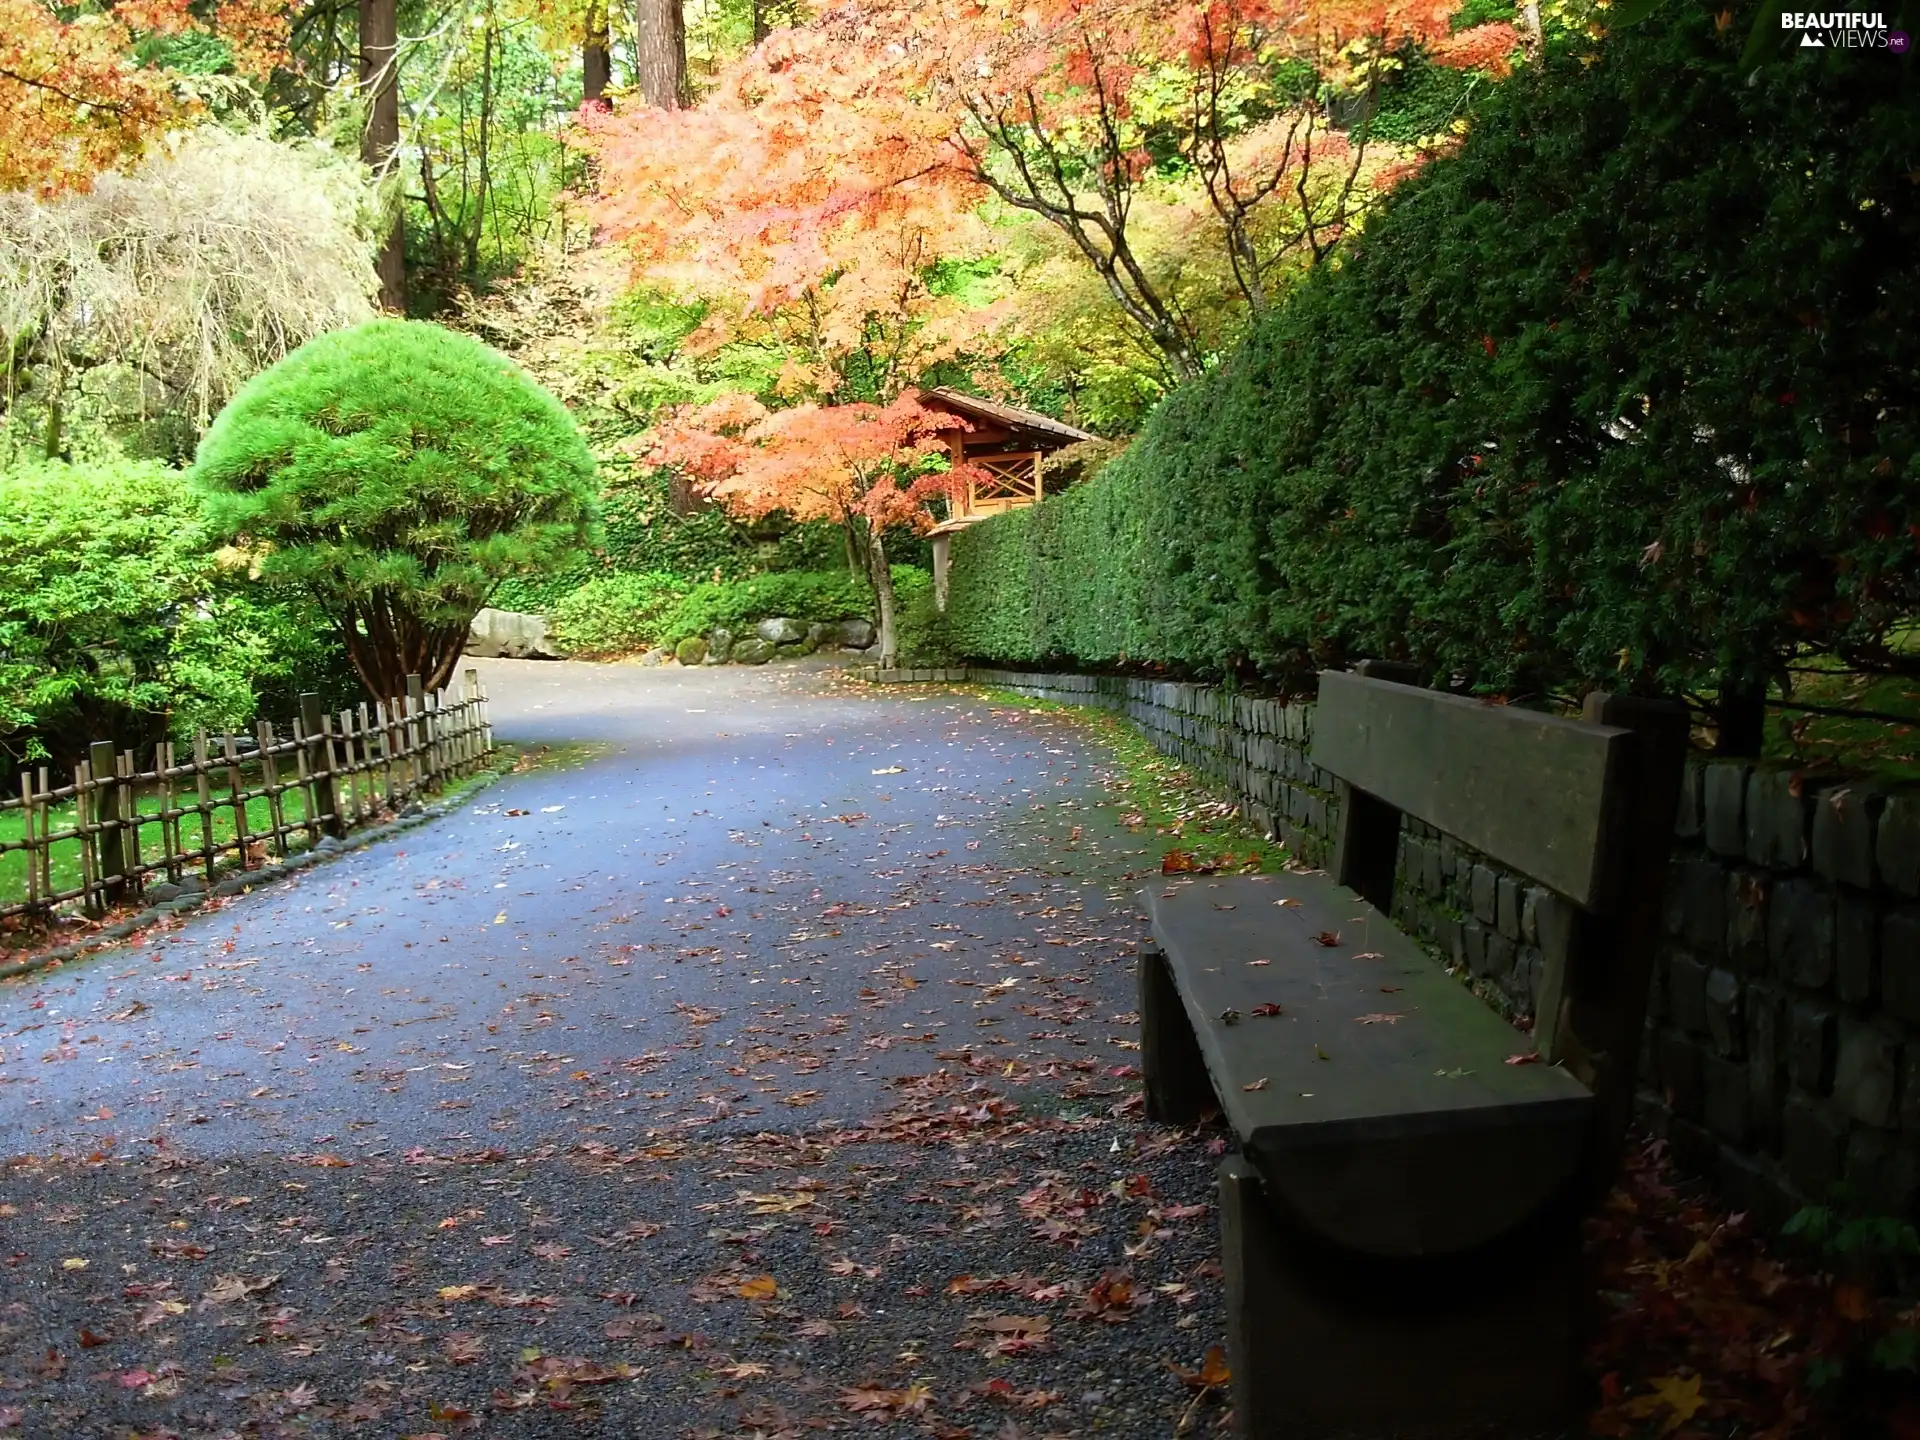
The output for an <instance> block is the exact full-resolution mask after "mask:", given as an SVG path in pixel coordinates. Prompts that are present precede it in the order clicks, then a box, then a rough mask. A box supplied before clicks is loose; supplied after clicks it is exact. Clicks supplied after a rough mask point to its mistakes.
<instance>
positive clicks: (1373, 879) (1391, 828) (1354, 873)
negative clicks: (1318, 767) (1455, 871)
mask: <svg viewBox="0 0 1920 1440" xmlns="http://www.w3.org/2000/svg"><path fill="white" fill-rule="evenodd" d="M1353 673H1354V674H1356V675H1364V676H1366V677H1367V678H1368V679H1370V680H1390V681H1392V682H1393V683H1394V684H1396V685H1414V684H1416V683H1417V682H1418V679H1419V672H1418V671H1417V670H1415V668H1414V667H1413V666H1411V665H1400V664H1396V663H1394V662H1393V661H1390V660H1362V661H1360V663H1359V664H1357V665H1355V666H1354V667H1353ZM1333 792H1334V798H1335V801H1336V802H1337V803H1338V805H1339V807H1340V813H1339V816H1338V818H1337V819H1336V820H1335V821H1334V832H1333V859H1332V863H1331V864H1330V865H1329V867H1328V868H1329V869H1330V871H1331V872H1332V874H1333V878H1334V880H1335V881H1337V882H1338V883H1339V884H1342V885H1344V886H1346V887H1347V888H1348V889H1349V890H1351V891H1353V892H1354V893H1355V894H1356V895H1359V896H1361V897H1363V898H1364V899H1366V900H1368V901H1370V902H1372V904H1373V905H1374V907H1375V908H1376V909H1378V910H1379V911H1380V912H1381V913H1382V914H1383V915H1391V914H1392V913H1393V871H1394V866H1395V865H1396V864H1397V863H1398V861H1399V857H1400V812H1399V811H1398V810H1396V809H1394V808H1393V806H1391V805H1389V804H1387V803H1386V802H1385V801H1383V800H1380V799H1377V798H1375V797H1374V796H1372V795H1369V794H1367V793H1366V792H1365V791H1363V790H1356V789H1355V788H1354V787H1353V786H1351V785H1349V784H1348V783H1347V782H1346V781H1345V780H1339V779H1336V780H1335V781H1334V786H1333Z"/></svg>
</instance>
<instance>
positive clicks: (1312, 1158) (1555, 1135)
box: [1142, 873, 1593, 1256]
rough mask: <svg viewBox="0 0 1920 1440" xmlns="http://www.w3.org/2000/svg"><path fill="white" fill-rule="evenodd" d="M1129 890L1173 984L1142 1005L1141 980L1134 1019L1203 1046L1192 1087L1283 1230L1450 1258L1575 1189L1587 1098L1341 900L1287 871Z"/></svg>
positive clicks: (1317, 877)
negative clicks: (1235, 1147) (1230, 1134)
mask: <svg viewBox="0 0 1920 1440" xmlns="http://www.w3.org/2000/svg"><path fill="white" fill-rule="evenodd" d="M1143 898H1144V901H1145V904H1146V907H1147V910H1148V912H1149V914H1150V915H1151V917H1152V921H1153V932H1154V936H1155V939H1156V941H1157V943H1158V946H1159V948H1160V950H1161V952H1163V953H1164V956H1165V959H1164V964H1165V965H1166V966H1167V967H1168V969H1169V971H1170V972H1171V973H1170V974H1169V975H1168V976H1167V977H1166V979H1167V980H1168V981H1170V982H1172V983H1171V984H1164V985H1162V986H1161V987H1159V989H1158V990H1157V994H1156V992H1155V991H1154V990H1153V989H1152V988H1150V986H1149V983H1148V981H1147V978H1146V977H1145V975H1144V972H1143V991H1142V1005H1143V1016H1142V1019H1143V1024H1146V1025H1147V1026H1149V1027H1150V1028H1151V1027H1154V1026H1156V1025H1159V1026H1165V1025H1166V1024H1167V1023H1168V1022H1170V1021H1172V1020H1173V1019H1175V1017H1173V1016H1169V1015H1158V1016H1150V1015H1148V1014H1146V1013H1145V1010H1146V1009H1147V1008H1151V1007H1154V1006H1156V1005H1157V1006H1160V1007H1168V1006H1170V1005H1175V1004H1184V1007H1185V1012H1186V1013H1185V1015H1184V1016H1181V1017H1178V1018H1179V1019H1180V1020H1183V1021H1184V1022H1185V1023H1184V1024H1182V1025H1180V1026H1179V1028H1180V1029H1181V1030H1182V1031H1184V1032H1185V1033H1184V1034H1182V1035H1181V1036H1180V1037H1179V1040H1180V1043H1179V1044H1177V1045H1175V1046H1171V1047H1169V1046H1167V1045H1165V1044H1162V1045H1161V1047H1160V1049H1161V1052H1162V1054H1163V1055H1174V1054H1178V1053H1179V1051H1180V1049H1182V1048H1184V1047H1186V1046H1193V1045H1197V1053H1194V1052H1191V1051H1190V1052H1189V1053H1190V1054H1191V1058H1192V1060H1194V1061H1199V1062H1201V1063H1202V1064H1204V1068H1205V1072H1206V1075H1205V1076H1200V1077H1195V1076H1191V1075H1190V1076H1188V1077H1186V1080H1185V1083H1186V1085H1187V1086H1188V1093H1189V1094H1194V1093H1202V1094H1203V1093H1204V1090H1203V1089H1202V1088H1201V1087H1204V1085H1205V1083H1206V1080H1207V1078H1208V1077H1210V1078H1211V1081H1212V1088H1213V1092H1214V1095H1215V1096H1216V1097H1217V1099H1218V1103H1219V1106H1220V1109H1221V1111H1222V1112H1223V1114H1224V1116H1225V1118H1226V1120H1227V1122H1228V1123H1229V1124H1230V1125H1231V1126H1232V1127H1233V1130H1234V1132H1235V1134H1236V1135H1238V1136H1239V1138H1240V1141H1241V1146H1242V1150H1243V1153H1244V1154H1245V1155H1246V1157H1247V1159H1248V1161H1249V1162H1251V1163H1252V1164H1253V1165H1254V1166H1255V1167H1256V1168H1257V1170H1258V1171H1259V1173H1260V1176H1261V1179H1262V1181H1263V1182H1264V1188H1265V1191H1266V1194H1267V1197H1268V1199H1269V1201H1270V1202H1271V1203H1272V1204H1274V1205H1275V1206H1276V1207H1278V1208H1279V1209H1280V1210H1281V1211H1283V1212H1286V1213H1288V1214H1289V1215H1290V1216H1291V1218H1292V1220H1293V1221H1294V1222H1295V1223H1296V1224H1298V1225H1300V1226H1301V1227H1302V1228H1304V1229H1305V1230H1307V1231H1308V1232H1310V1233H1313V1234H1315V1235H1317V1236H1319V1237H1321V1238H1322V1239H1324V1240H1326V1241H1329V1242H1332V1243H1333V1244H1336V1245H1339V1246H1341V1247H1344V1248H1345V1249H1348V1250H1351V1251H1359V1252H1362V1253H1365V1254H1370V1255H1378V1256H1420V1255H1449V1254H1459V1253H1462V1252H1464V1251H1468V1250H1471V1249H1474V1248H1476V1247H1478V1246H1481V1245H1484V1244H1487V1243H1489V1242H1491V1241H1494V1240H1496V1239H1498V1238H1499V1237H1500V1236H1502V1235H1504V1234H1506V1233H1508V1232H1509V1231H1511V1230H1513V1229H1515V1228H1516V1227H1518V1226H1520V1225H1522V1224H1524V1223H1525V1222H1526V1221H1527V1220H1528V1219H1529V1218H1530V1217H1532V1216H1534V1215H1536V1214H1537V1213H1539V1212H1540V1211H1541V1210H1542V1208H1543V1207H1545V1206H1547V1205H1548V1204H1549V1203H1550V1202H1551V1201H1552V1200H1553V1199H1554V1197H1555V1196H1556V1194H1557V1193H1558V1192H1561V1191H1562V1190H1564V1189H1565V1188H1566V1187H1568V1186H1569V1184H1570V1183H1571V1181H1572V1179H1573V1177H1574V1176H1575V1174H1576V1172H1577V1170H1578V1169H1579V1166H1580V1163H1581V1160H1582V1157H1583V1155H1584V1154H1585V1150H1586V1146H1587V1144H1588V1140H1589V1134H1588V1131H1589V1126H1590V1124H1591V1122H1592V1119H1593V1096H1592V1094H1591V1093H1590V1092H1589V1091H1588V1090H1587V1088H1586V1087H1585V1086H1584V1085H1582V1084H1581V1083H1580V1082H1579V1081H1578V1080H1576V1079H1575V1078H1574V1077H1573V1076H1571V1075H1569V1074H1568V1073H1567V1072H1566V1071H1565V1070H1562V1069H1560V1068H1558V1067H1555V1066H1551V1065H1546V1064H1539V1063H1523V1064H1508V1063H1507V1061H1508V1059H1509V1058H1510V1057H1512V1056H1514V1055H1516V1054H1525V1053H1530V1052H1531V1050H1532V1046H1531V1043H1530V1042H1529V1041H1528V1039H1527V1037H1526V1036H1524V1035H1522V1034H1520V1033H1519V1032H1517V1031H1516V1030H1514V1029H1513V1027H1512V1026H1510V1025H1508V1024H1507V1023H1506V1022H1505V1021H1504V1020H1502V1019H1501V1018H1500V1017H1499V1016H1498V1015H1496V1014H1495V1013H1494V1012H1493V1011H1491V1010H1490V1009H1489V1008H1488V1007H1487V1006H1486V1004H1485V1003H1484V1002H1482V1001H1481V1000H1480V999H1479V998H1478V997H1477V996H1475V995H1474V994H1473V993H1472V992H1471V991H1470V990H1468V989H1467V988H1466V987H1465V986H1463V985H1462V984H1460V982H1459V981H1458V980H1456V979H1454V978H1453V977H1452V976H1450V975H1448V974H1447V973H1446V972H1445V971H1444V970H1442V969H1441V968H1440V967H1439V966H1438V965H1436V964H1435V963H1434V961H1433V960H1432V959H1431V958H1430V957H1429V956H1428V955H1427V954H1426V952H1424V951H1423V950H1422V949H1421V948H1420V946H1419V945H1418V944H1417V943H1416V942H1415V941H1413V940H1411V939H1409V938H1408V937H1406V936H1405V935H1403V934H1402V933H1401V932H1400V931H1399V930H1397V929H1396V928H1395V927H1394V925H1393V924H1392V922H1391V921H1390V919H1389V918H1388V917H1387V916H1385V915H1383V914H1382V913H1380V911H1379V910H1377V909H1376V908H1375V907H1374V906H1372V905H1370V904H1369V903H1367V902H1366V901H1364V900H1362V899H1360V898H1359V897H1358V896H1357V895H1355V894H1354V892H1353V891H1351V890H1348V889H1345V888H1343V887H1341V886H1339V885H1336V884H1335V883H1334V882H1333V881H1332V880H1331V879H1330V878H1329V877H1327V876H1326V875H1324V874H1318V873H1285V874H1277V875H1253V876H1241V877H1194V878H1187V877H1170V878H1169V879H1168V880H1167V881H1164V882H1161V883H1157V884H1155V885H1153V886H1152V887H1150V888H1149V889H1148V890H1147V891H1146V892H1145V894H1144V897H1143ZM1320 936H1325V937H1328V938H1332V937H1336V936H1337V937H1338V939H1337V943H1335V944H1331V945H1329V944H1324V943H1322V942H1321V940H1320V939H1318V938H1316V937H1320ZM1261 960H1265V961H1267V962H1269V963H1267V964H1264V965H1262V964H1258V963H1255V962H1258V961H1261ZM1269 1005H1278V1006H1279V1007H1280V1013H1279V1014H1277V1015H1272V1014H1261V1013H1260V1011H1259V1008H1258V1007H1261V1006H1269ZM1228 1012H1237V1013H1238V1017H1239V1018H1238V1019H1237V1020H1232V1021H1223V1016H1224V1015H1226V1014H1227V1013H1228ZM1188 1026H1190V1027H1191V1028H1190V1030H1188V1028H1187V1027H1188ZM1189 1068H1192V1066H1191V1062H1190V1066H1189ZM1189 1108H1191V1107H1189ZM1168 1118H1174V1117H1168Z"/></svg>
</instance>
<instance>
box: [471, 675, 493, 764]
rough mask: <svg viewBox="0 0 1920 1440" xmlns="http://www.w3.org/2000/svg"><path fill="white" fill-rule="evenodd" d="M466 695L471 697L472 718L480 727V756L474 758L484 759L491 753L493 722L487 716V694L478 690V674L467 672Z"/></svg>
mask: <svg viewBox="0 0 1920 1440" xmlns="http://www.w3.org/2000/svg"><path fill="white" fill-rule="evenodd" d="M467 693H468V694H469V695H471V696H473V705H474V712H473V713H474V718H475V719H476V720H477V721H478V722H479V726H480V754H479V756H478V757H476V758H482V759H483V758H485V757H486V756H488V755H491V754H492V753H493V721H492V719H491V718H490V717H489V716H488V715H487V692H486V691H484V690H482V689H481V688H480V672H479V671H478V670H469V671H467Z"/></svg>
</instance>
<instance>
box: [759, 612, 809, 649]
mask: <svg viewBox="0 0 1920 1440" xmlns="http://www.w3.org/2000/svg"><path fill="white" fill-rule="evenodd" d="M753 633H754V634H756V635H758V636H759V637H760V638H761V639H762V640H764V641H766V642H767V643H768V644H769V645H797V644H799V643H800V642H801V641H802V640H804V639H806V638H807V628H806V626H804V625H802V624H801V623H800V622H799V621H798V620H789V619H787V618H786V617H785V616H776V617H775V618H773V619H771V620H762V621H761V622H760V623H759V624H758V625H756V626H754V627H753Z"/></svg>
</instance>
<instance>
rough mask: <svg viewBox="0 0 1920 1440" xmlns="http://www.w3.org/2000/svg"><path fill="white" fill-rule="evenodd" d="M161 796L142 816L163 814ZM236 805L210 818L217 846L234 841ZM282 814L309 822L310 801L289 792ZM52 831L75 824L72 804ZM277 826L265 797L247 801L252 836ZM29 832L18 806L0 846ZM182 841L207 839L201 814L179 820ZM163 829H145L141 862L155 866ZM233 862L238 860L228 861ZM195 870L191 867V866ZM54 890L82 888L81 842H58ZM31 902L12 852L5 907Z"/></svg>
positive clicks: (55, 817) (6, 857)
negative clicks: (306, 819) (308, 807)
mask: <svg viewBox="0 0 1920 1440" xmlns="http://www.w3.org/2000/svg"><path fill="white" fill-rule="evenodd" d="M182 798H183V797H181V796H179V795H176V796H175V797H174V805H175V808H178V807H179V805H180V804H181V801H182ZM160 804H161V800H160V796H158V795H143V796H142V797H140V800H139V810H140V813H141V814H143V815H158V814H159V813H160ZM233 808H234V807H233V806H232V805H230V804H229V805H219V806H217V808H216V809H215V810H214V812H213V814H212V816H211V817H210V821H211V827H212V831H213V843H214V844H215V845H224V844H228V843H229V842H231V841H232V839H233V837H234V813H233ZM280 811H281V814H282V815H283V816H284V817H285V818H286V823H287V824H289V825H294V824H297V823H299V822H300V821H302V820H304V819H305V818H306V814H307V803H306V796H305V795H304V794H302V793H301V792H300V791H298V790H289V791H287V792H286V793H285V794H283V795H282V796H281V797H280ZM50 814H51V821H52V828H53V829H55V830H64V829H67V828H70V827H71V826H72V825H73V822H74V807H73V805H72V803H71V802H69V803H68V804H65V805H60V806H56V807H55V808H54V809H53V810H52V811H51V812H50ZM272 824H273V812H272V810H271V808H270V807H269V805H268V803H267V799H266V797H265V796H258V797H256V798H254V799H252V800H249V801H248V802H247V833H248V835H250V836H251V835H259V834H263V833H265V832H266V831H267V829H268V828H269V827H271V825H272ZM24 833H25V824H24V819H23V817H22V815H21V812H20V810H19V809H18V807H16V808H14V809H12V810H8V811H5V812H4V813H0V842H11V843H17V842H18V841H19V840H21V839H22V838H23V836H24ZM291 838H293V842H294V844H295V845H296V846H298V845H303V844H304V843H305V837H304V835H303V836H299V837H291ZM180 842H181V845H182V847H183V848H185V849H188V850H194V849H198V848H199V847H200V846H201V845H203V844H204V843H206V842H205V840H204V839H203V837H202V834H201V829H200V817H199V816H198V815H193V814H189V815H184V816H182V817H181V819H180ZM161 849H162V846H161V829H160V824H159V822H158V821H157V820H156V821H154V822H153V823H151V824H143V825H142V826H141V827H140V858H141V860H142V862H144V863H149V864H150V863H152V862H153V861H154V860H155V859H156V858H158V856H159V855H160V853H161ZM224 858H225V860H226V862H227V863H232V860H233V858H234V857H233V856H226V857H224ZM186 868H187V869H189V870H191V869H194V868H196V867H195V866H194V865H193V864H191V863H189V864H188V865H187V867H186ZM52 869H53V885H54V888H55V889H56V890H71V889H74V888H75V887H77V886H78V885H79V884H80V842H79V841H78V840H64V841H56V842H55V844H54V847H53V861H52ZM26 898H27V852H26V851H24V850H9V851H7V852H6V853H5V854H0V905H11V904H13V903H15V902H17V901H20V900H24V899H26Z"/></svg>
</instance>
